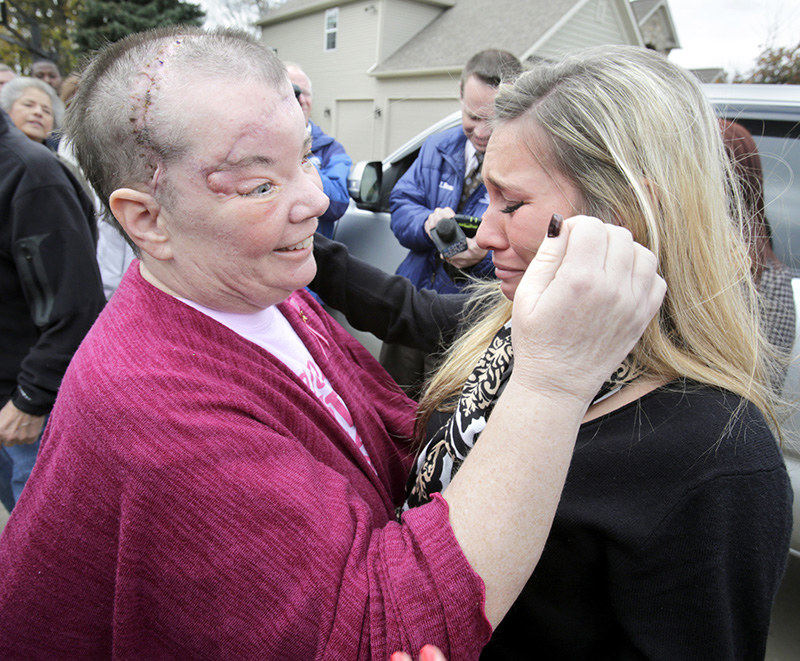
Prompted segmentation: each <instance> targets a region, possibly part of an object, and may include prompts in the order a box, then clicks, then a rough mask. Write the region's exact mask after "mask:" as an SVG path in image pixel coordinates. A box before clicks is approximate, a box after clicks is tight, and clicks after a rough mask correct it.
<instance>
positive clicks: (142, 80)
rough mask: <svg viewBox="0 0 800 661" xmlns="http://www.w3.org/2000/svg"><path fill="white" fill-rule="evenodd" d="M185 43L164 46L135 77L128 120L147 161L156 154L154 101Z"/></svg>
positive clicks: (181, 40)
mask: <svg viewBox="0 0 800 661" xmlns="http://www.w3.org/2000/svg"><path fill="white" fill-rule="evenodd" d="M182 43H183V39H181V38H177V39H174V40H173V41H170V42H169V43H166V44H164V46H162V47H161V48H160V49H159V50H158V52H157V53H156V55H155V57H154V58H153V60H152V61H150V62H147V63H145V64H144V66H143V67H142V69H141V70H140V71H139V73H137V74H136V76H134V79H133V86H132V90H131V93H130V97H129V98H130V112H129V115H128V120H129V121H130V126H131V130H132V132H133V136H134V138H135V140H136V142H137V143H138V144H139V145H140V146H141V147H142V149H143V150H144V151H143V152H142V153H140V154H139V156H140V157H141V158H142V159H144V160H147V156H148V154H147V151H150V153H151V155H152V154H153V153H154V152H155V149H154V147H153V144H152V142H151V140H150V135H149V131H148V117H149V114H150V111H151V108H152V106H153V99H154V98H155V97H156V96H157V93H158V91H159V89H160V86H161V83H162V81H163V78H164V70H165V66H166V64H167V63H168V60H169V58H170V56H172V55H173V54H174V53H175V51H176V50H177V49H178V48H179V47H180V45H181V44H182ZM154 168H155V170H156V171H155V172H154V173H153V179H154V184H157V180H158V167H157V166H154Z"/></svg>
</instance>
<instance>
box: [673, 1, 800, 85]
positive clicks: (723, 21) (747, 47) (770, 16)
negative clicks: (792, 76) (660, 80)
mask: <svg viewBox="0 0 800 661" xmlns="http://www.w3.org/2000/svg"><path fill="white" fill-rule="evenodd" d="M669 6H670V11H671V12H672V19H673V21H674V22H675V29H676V30H677V31H678V40H679V41H680V43H681V45H682V48H680V49H676V50H674V51H672V53H671V54H670V59H671V60H673V61H674V62H676V63H677V64H680V65H681V66H684V67H687V68H692V69H694V68H702V67H722V68H723V69H725V70H726V71H728V73H733V72H734V71H735V70H738V71H740V72H742V73H744V72H746V71H749V70H750V69H751V68H752V67H753V64H754V62H755V59H756V57H757V56H758V54H759V53H760V52H761V49H762V47H763V46H764V45H765V44H770V45H775V46H792V45H796V44H797V43H798V42H800V2H798V0H669Z"/></svg>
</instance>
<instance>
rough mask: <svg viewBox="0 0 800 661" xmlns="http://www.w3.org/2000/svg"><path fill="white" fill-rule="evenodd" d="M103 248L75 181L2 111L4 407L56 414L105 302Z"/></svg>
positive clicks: (0, 348)
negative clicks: (74, 361) (61, 391)
mask: <svg viewBox="0 0 800 661" xmlns="http://www.w3.org/2000/svg"><path fill="white" fill-rule="evenodd" d="M96 241H97V226H96V224H95V221H94V212H93V209H92V205H91V202H90V201H89V199H88V198H87V197H86V195H85V194H84V192H83V190H82V189H81V187H80V185H79V184H78V183H77V181H75V178H74V177H73V176H72V175H71V174H70V173H69V172H68V171H67V169H66V168H65V167H64V166H63V165H62V164H61V163H60V162H59V160H58V159H57V158H56V157H55V156H54V155H53V153H52V152H50V151H49V150H48V149H47V148H46V147H45V146H44V145H39V144H37V143H35V142H34V141H33V140H31V139H30V138H28V137H27V136H25V135H24V134H23V133H22V132H21V131H19V130H18V129H17V128H16V127H15V126H14V125H13V124H12V122H11V120H10V118H9V117H8V115H7V114H6V113H4V112H2V111H0V406H2V405H4V404H5V402H7V401H8V399H9V398H10V399H11V400H12V401H13V402H14V405H15V406H16V407H17V408H19V409H20V410H21V411H24V412H26V413H29V414H31V415H43V414H45V413H47V412H48V411H49V410H50V409H51V408H52V406H53V402H54V401H55V398H56V392H57V390H58V386H59V384H60V383H61V378H62V377H63V376H64V372H65V371H66V369H67V365H68V364H69V361H70V359H71V358H72V354H73V353H75V350H76V349H77V348H78V345H79V344H80V342H81V340H82V339H83V336H84V335H85V334H86V332H87V331H88V330H89V328H90V326H91V325H92V323H93V322H94V320H95V317H97V314H98V313H99V312H100V310H101V309H102V308H103V304H104V302H105V299H104V297H103V287H102V284H101V282H100V273H99V270H98V268H97V261H96V259H95V244H96Z"/></svg>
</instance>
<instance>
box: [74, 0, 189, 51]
mask: <svg viewBox="0 0 800 661" xmlns="http://www.w3.org/2000/svg"><path fill="white" fill-rule="evenodd" d="M204 17H205V13H204V12H203V10H202V9H200V7H199V6H198V5H195V4H192V3H189V2H181V1H180V0H86V1H85V2H84V3H83V6H82V7H81V9H80V10H79V11H78V16H77V26H76V30H75V46H76V48H77V49H78V51H80V52H89V51H93V50H96V49H97V48H100V47H101V46H102V45H103V44H105V43H108V42H111V41H117V40H119V39H122V38H123V37H126V36H128V35H129V34H132V33H134V32H141V31H142V30H148V29H150V28H156V27H164V26H168V25H202V23H203V18H204Z"/></svg>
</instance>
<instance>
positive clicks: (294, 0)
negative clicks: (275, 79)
mask: <svg viewBox="0 0 800 661" xmlns="http://www.w3.org/2000/svg"><path fill="white" fill-rule="evenodd" d="M359 1H360V0H287V1H286V2H284V3H283V4H282V5H279V6H278V7H275V8H273V9H268V10H267V12H266V13H265V14H264V15H263V16H262V17H261V18H260V19H259V20H257V21H256V25H262V26H265V25H272V24H274V23H282V22H283V21H288V20H290V19H292V18H297V17H298V16H304V15H306V14H313V13H314V12H318V11H322V10H323V9H330V8H331V7H341V6H342V5H349V4H351V3H353V2H359ZM416 2H419V3H422V4H424V5H434V6H435V7H442V8H447V7H452V6H453V5H454V4H455V0H416Z"/></svg>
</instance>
